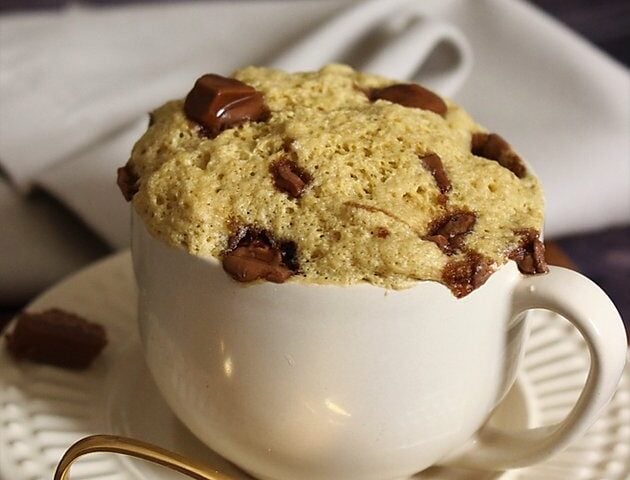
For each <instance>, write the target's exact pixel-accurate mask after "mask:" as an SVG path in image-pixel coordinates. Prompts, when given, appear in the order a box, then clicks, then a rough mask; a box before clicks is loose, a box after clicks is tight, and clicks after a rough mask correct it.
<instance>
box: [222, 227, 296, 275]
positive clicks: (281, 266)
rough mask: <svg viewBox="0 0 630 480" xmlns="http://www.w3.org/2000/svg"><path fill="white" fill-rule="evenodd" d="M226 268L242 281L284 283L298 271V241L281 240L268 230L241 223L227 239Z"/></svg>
mask: <svg viewBox="0 0 630 480" xmlns="http://www.w3.org/2000/svg"><path fill="white" fill-rule="evenodd" d="M223 269H224V270H225V271H226V272H227V273H228V274H229V275H230V276H231V277H232V278H233V279H234V280H237V281H239V282H253V281H254V280H267V281H269V282H274V283H283V282H285V281H286V280H288V279H289V277H291V276H292V275H294V274H295V273H296V272H297V271H298V264H297V246H296V244H295V242H291V241H285V242H278V241H277V240H275V239H274V238H273V237H272V236H271V235H270V234H269V233H268V232H266V231H264V230H259V229H256V228H254V227H251V226H249V227H242V228H240V229H239V230H238V231H237V233H236V234H235V235H233V236H232V237H231V238H230V240H229V241H228V250H227V251H226V252H225V253H224V254H223Z"/></svg>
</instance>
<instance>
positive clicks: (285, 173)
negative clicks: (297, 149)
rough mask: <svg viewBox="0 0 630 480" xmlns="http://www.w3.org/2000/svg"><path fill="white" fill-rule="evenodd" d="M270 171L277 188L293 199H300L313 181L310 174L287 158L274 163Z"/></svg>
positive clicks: (284, 157)
mask: <svg viewBox="0 0 630 480" xmlns="http://www.w3.org/2000/svg"><path fill="white" fill-rule="evenodd" d="M269 170H270V171H271V174H272V176H273V183H274V185H275V186H276V188H277V189H278V190H280V191H282V192H285V193H286V194H287V195H289V196H290V197H293V198H299V197H300V196H301V195H302V194H303V193H304V190H305V189H306V186H307V185H308V183H309V182H310V180H311V176H310V175H309V174H308V172H307V171H306V170H304V169H302V168H301V167H300V166H299V165H298V164H297V162H295V161H294V160H291V159H290V158H288V157H287V156H283V157H282V158H281V159H280V160H278V161H276V162H274V163H272V164H271V167H270V168H269Z"/></svg>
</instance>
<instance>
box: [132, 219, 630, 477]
mask: <svg viewBox="0 0 630 480" xmlns="http://www.w3.org/2000/svg"><path fill="white" fill-rule="evenodd" d="M132 230H133V239H132V253H133V261H134V269H135V273H136V279H137V283H138V287H139V324H140V333H141V339H142V344H143V348H144V353H145V358H146V361H147V364H148V366H149V370H150V371H151V373H152V376H153V377H154V379H155V381H156V383H157V385H158V387H159V389H160V391H161V392H162V394H163V395H164V397H165V399H166V401H167V403H168V404H169V406H170V407H171V408H172V410H173V411H174V413H175V414H176V415H177V416H178V417H179V418H180V420H182V421H183V423H184V424H186V425H187V426H188V428H189V429H190V430H191V431H192V432H193V433H194V434H195V435H196V436H197V437H199V438H200V439H201V440H202V441H203V442H204V443H206V444H207V445H208V446H209V447H210V448H212V449H213V450H215V451H216V452H217V453H219V454H220V455H222V456H224V457H225V458H227V459H228V460H230V461H232V462H234V463H235V464H237V465H239V466H240V467H241V468H243V469H244V470H245V471H247V472H250V473H251V474H252V475H254V476H255V477H257V478H260V479H274V480H289V479H296V478H299V479H301V480H324V479H326V480H329V479H332V478H334V479H339V480H359V479H360V480H389V479H397V478H406V477H408V476H411V475H412V474H414V473H416V472H418V471H420V470H422V469H424V468H427V467H429V466H431V465H434V464H438V463H440V464H455V465H458V466H466V467H473V468H483V469H495V470H496V469H507V468H516V467H523V466H527V465H530V464H533V463H536V462H539V461H541V460H543V459H545V458H547V457H549V456H551V455H553V454H554V453H555V452H557V451H559V450H561V449H563V448H564V447H565V446H567V445H568V444H569V443H570V442H571V441H572V440H574V439H575V438H576V437H578V436H579V435H581V434H582V433H583V432H584V431H585V430H586V429H587V428H588V427H589V426H590V425H591V424H592V423H593V422H594V421H595V420H596V419H597V417H598V415H599V413H600V412H601V410H602V408H603V407H604V406H605V405H606V403H607V402H608V401H609V400H610V398H611V397H612V395H613V393H614V391H615V388H616V386H617V383H618V381H619V378H620V376H621V373H622V370H623V368H624V364H625V356H626V342H625V330H624V328H623V324H622V322H621V318H620V316H619V314H618V313H617V311H616V309H615V307H614V306H613V304H612V303H611V301H610V300H609V299H608V297H607V296H606V295H605V294H604V293H603V291H602V290H601V289H599V287H597V286H596V285H595V284H594V283H593V282H591V281H590V280H588V279H587V278H585V277H583V276H581V275H579V274H578V273H575V272H573V271H570V270H566V269H563V268H559V267H555V268H554V267H552V268H551V272H550V273H549V274H546V275H540V276H523V275H521V274H520V273H519V272H518V270H517V268H516V266H515V265H514V264H513V262H509V263H508V264H506V265H505V266H503V267H501V268H500V269H499V270H498V271H497V272H496V273H495V274H493V275H492V276H491V277H490V279H489V280H488V281H487V282H486V284H485V285H483V286H482V287H481V288H479V289H478V290H476V291H474V292H473V293H471V294H470V295H468V296H467V297H465V298H462V299H456V298H455V297H454V296H453V295H452V293H451V292H450V291H449V290H448V289H447V288H446V287H445V286H443V285H441V284H439V283H437V282H418V284H417V285H416V286H414V287H412V288H409V289H406V290H400V291H393V290H385V289H382V288H379V287H375V286H372V285H368V284H365V285H353V286H335V285H315V284H309V283H305V282H303V281H300V280H299V279H294V280H292V281H289V282H287V283H284V284H281V285H278V284H272V283H256V284H241V283H238V282H235V281H234V280H232V279H231V278H230V277H229V276H227V275H226V274H225V272H224V271H223V269H222V266H221V263H220V262H219V261H218V260H216V259H211V258H202V257H197V256H193V255H190V254H188V253H186V252H184V251H182V250H179V249H175V248H172V247H170V246H168V245H166V244H165V243H163V242H162V241H160V240H157V239H155V238H153V237H152V236H151V235H150V234H149V233H148V232H147V231H146V229H145V227H144V225H143V223H142V221H141V220H140V219H139V217H137V215H136V214H134V218H133V226H132ZM533 308H544V309H549V310H552V311H554V312H557V313H558V314H560V315H562V316H564V317H565V318H567V319H568V320H569V321H571V322H572V323H573V324H574V325H575V326H576V327H577V328H578V330H579V331H580V332H581V334H582V335H583V337H584V338H585V340H586V342H587V344H588V348H589V350H590V355H591V368H590V372H589V376H588V379H587V382H586V385H585V387H584V390H583V392H582V394H581V396H580V398H579V400H578V401H577V403H576V405H575V407H574V408H573V410H572V411H571V412H570V413H569V415H568V416H567V417H566V419H565V420H564V421H562V422H561V423H560V424H558V425H554V426H552V427H546V428H536V429H529V430H525V431H522V432H516V433H514V432H510V433H508V432H502V431H497V430H493V429H491V428H490V427H488V426H484V424H485V423H486V421H487V419H488V417H489V416H490V415H491V413H492V411H493V409H494V408H495V407H496V405H497V404H498V403H499V402H500V400H501V399H502V397H503V396H504V394H505V393H506V392H507V390H508V389H509V387H510V386H511V384H512V382H513V380H514V376H515V372H516V369H517V366H518V361H519V358H520V351H521V347H522V344H523V342H524V341H525V337H526V335H525V333H526V326H525V325H526V323H525V320H524V319H525V318H526V315H525V314H526V312H527V311H528V310H529V309H533ZM200 478H203V477H200Z"/></svg>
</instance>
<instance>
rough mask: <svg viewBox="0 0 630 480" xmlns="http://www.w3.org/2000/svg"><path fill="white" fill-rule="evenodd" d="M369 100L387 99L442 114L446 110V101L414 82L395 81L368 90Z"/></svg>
mask: <svg viewBox="0 0 630 480" xmlns="http://www.w3.org/2000/svg"><path fill="white" fill-rule="evenodd" d="M368 97H369V98H370V100H371V101H373V102H374V101H376V100H379V99H380V100H387V101H388V102H392V103H397V104H399V105H402V106H403V107H410V108H421V109H423V110H430V111H432V112H434V113H437V114H438V115H441V116H444V115H446V112H447V110H448V107H447V106H446V103H444V100H442V99H441V98H440V97H439V96H438V95H436V94H435V93H433V92H432V91H431V90H428V89H426V88H424V87H421V86H420V85H416V84H415V83H397V84H395V85H390V86H389V87H385V88H374V89H372V90H370V91H369V93H368Z"/></svg>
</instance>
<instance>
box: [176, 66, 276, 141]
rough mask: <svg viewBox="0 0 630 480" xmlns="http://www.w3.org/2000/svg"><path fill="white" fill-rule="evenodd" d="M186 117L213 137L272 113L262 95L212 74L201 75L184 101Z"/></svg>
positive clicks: (233, 80)
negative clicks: (227, 129)
mask: <svg viewBox="0 0 630 480" xmlns="http://www.w3.org/2000/svg"><path fill="white" fill-rule="evenodd" d="M184 111H185V112H186V115H187V116H188V117H189V118H190V119H192V120H194V121H195V122H197V123H199V124H200V125H201V126H202V127H203V129H204V130H205V132H206V133H207V134H208V136H209V137H216V136H217V135H218V134H219V133H221V132H222V131H223V130H225V129H226V128H230V127H233V126H235V125H240V124H241V123H244V122H247V121H252V122H257V121H261V120H265V119H266V118H267V117H268V116H269V110H268V109H267V107H266V105H265V101H264V99H263V95H262V93H260V92H259V91H257V90H256V89H255V88H254V87H252V86H250V85H247V84H245V83H243V82H241V81H239V80H236V79H234V78H227V77H222V76H221V75H215V74H213V73H209V74H206V75H203V76H201V77H200V78H199V79H198V80H197V81H196V83H195V86H194V87H193V89H192V90H191V91H190V93H188V95H187V96H186V100H185V102H184Z"/></svg>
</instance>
